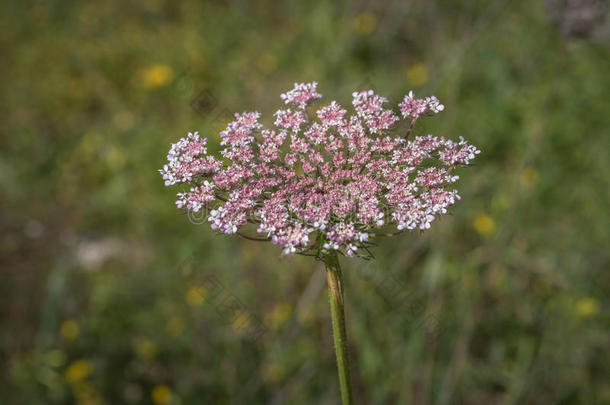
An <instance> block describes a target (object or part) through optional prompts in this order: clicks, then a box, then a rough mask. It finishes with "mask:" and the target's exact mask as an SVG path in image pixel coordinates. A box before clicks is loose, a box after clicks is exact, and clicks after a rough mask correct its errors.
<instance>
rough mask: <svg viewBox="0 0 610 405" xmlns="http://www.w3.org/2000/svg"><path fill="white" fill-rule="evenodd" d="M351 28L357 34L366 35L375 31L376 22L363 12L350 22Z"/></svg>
mask: <svg viewBox="0 0 610 405" xmlns="http://www.w3.org/2000/svg"><path fill="white" fill-rule="evenodd" d="M352 26H353V27H354V30H355V31H356V32H357V33H358V34H360V35H368V34H370V33H371V32H373V31H374V30H375V27H376V26H377V20H376V19H375V16H374V15H373V14H371V13H369V12H364V13H362V14H359V15H357V16H356V17H355V18H354V20H353V21H352Z"/></svg>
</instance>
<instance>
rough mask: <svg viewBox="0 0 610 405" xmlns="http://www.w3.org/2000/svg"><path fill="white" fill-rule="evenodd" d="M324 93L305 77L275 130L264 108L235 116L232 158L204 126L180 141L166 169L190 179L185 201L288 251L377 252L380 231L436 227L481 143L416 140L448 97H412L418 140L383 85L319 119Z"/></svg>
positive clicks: (214, 220)
mask: <svg viewBox="0 0 610 405" xmlns="http://www.w3.org/2000/svg"><path fill="white" fill-rule="evenodd" d="M321 97H322V96H321V94H319V93H318V92H317V83H315V82H313V83H304V84H298V83H297V84H295V86H294V88H293V89H292V90H290V91H288V92H286V93H284V94H282V95H281V99H282V100H283V101H284V102H285V104H286V105H287V108H286V109H279V110H277V111H276V112H275V113H274V114H273V116H274V117H275V121H274V127H271V128H265V127H264V126H263V125H262V124H261V123H260V122H259V120H260V118H261V114H260V113H258V112H244V113H242V114H235V120H233V121H232V122H230V123H229V124H228V125H227V128H226V129H225V130H224V131H222V132H220V138H221V146H223V147H224V149H222V151H221V152H220V156H211V155H208V152H207V145H206V139H205V138H202V137H200V135H199V134H198V133H197V132H195V133H189V134H188V135H187V137H186V138H183V139H180V140H179V141H178V142H177V143H175V144H173V145H172V146H171V149H170V151H169V153H168V155H167V159H168V163H167V164H166V165H165V166H164V167H163V169H161V170H160V172H161V174H162V175H163V179H164V180H165V184H166V185H167V186H172V185H175V184H185V185H188V186H189V187H188V188H187V190H185V191H183V192H180V193H178V200H177V201H176V205H177V206H178V208H182V209H186V210H190V211H195V212H198V211H201V210H203V209H206V210H207V211H206V212H208V213H209V215H208V221H209V222H210V224H211V227H212V228H213V229H214V230H216V231H219V232H223V233H227V234H235V233H237V234H239V235H242V236H246V234H245V233H246V232H253V231H255V232H257V233H258V234H260V235H262V238H260V239H263V240H269V241H270V242H271V243H274V244H276V245H279V246H281V247H282V248H283V251H284V253H286V254H290V253H301V254H312V255H317V256H319V255H320V254H323V253H324V252H328V251H338V252H341V253H343V254H346V255H348V256H354V255H357V256H363V257H366V256H368V255H369V252H368V250H367V248H368V247H369V246H370V242H369V238H370V237H371V236H374V234H375V233H376V230H377V229H378V228H380V227H395V228H396V230H398V231H403V230H414V229H420V230H424V229H428V228H430V225H431V224H432V222H433V221H434V220H435V219H436V218H438V217H439V216H440V215H442V214H445V213H446V212H447V209H448V208H449V207H450V206H451V205H453V204H454V203H455V202H456V201H457V200H459V199H460V196H459V194H458V192H457V190H455V189H454V188H453V186H454V183H455V182H456V181H457V180H458V179H459V177H458V176H457V175H455V174H453V170H454V169H455V168H456V167H458V166H467V165H469V163H470V161H471V160H472V159H474V158H475V156H476V155H477V154H478V153H479V150H478V149H477V148H476V147H474V146H472V145H470V144H469V143H468V142H466V141H465V140H464V139H463V138H460V139H459V140H458V141H452V140H449V139H445V138H444V137H438V136H433V135H424V136H417V137H413V138H412V139H409V138H408V136H409V134H410V133H411V131H412V128H413V124H414V123H415V121H416V120H418V119H420V118H421V117H423V116H425V115H431V114H436V113H439V112H441V111H443V109H444V106H443V105H442V104H440V102H439V101H438V99H437V98H436V97H434V96H432V97H426V98H417V97H415V95H414V94H413V92H409V93H408V94H407V95H406V96H405V97H404V100H403V102H402V103H400V104H399V105H398V109H399V112H400V115H401V116H402V118H403V119H404V120H407V122H408V123H409V124H410V125H409V126H408V130H406V135H405V133H403V134H399V133H397V129H398V127H399V125H398V124H399V121H400V120H401V119H400V116H399V115H397V114H396V113H395V111H393V110H392V109H391V108H389V107H387V106H386V105H387V104H388V99H387V98H385V97H382V96H379V95H377V94H375V93H374V92H373V91H372V90H368V91H362V92H354V93H353V101H352V106H353V109H354V113H353V114H349V113H348V110H347V109H346V108H344V107H343V106H341V105H340V104H339V103H338V102H336V101H332V102H331V103H330V104H327V105H325V106H322V107H321V108H319V109H317V110H316V111H315V114H309V111H308V109H309V108H311V105H312V104H313V103H314V102H315V101H317V100H318V99H319V98H321ZM248 228H250V229H248Z"/></svg>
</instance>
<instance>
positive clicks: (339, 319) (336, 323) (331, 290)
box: [325, 253, 352, 405]
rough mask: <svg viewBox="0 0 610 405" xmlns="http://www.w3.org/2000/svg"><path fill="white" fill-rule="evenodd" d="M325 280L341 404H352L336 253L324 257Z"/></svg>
mask: <svg viewBox="0 0 610 405" xmlns="http://www.w3.org/2000/svg"><path fill="white" fill-rule="evenodd" d="M325 263H326V280H327V282H328V295H329V298H330V312H331V315H332V324H333V337H334V341H335V353H336V355H337V369H338V371H339V385H340V387H341V399H342V402H343V405H352V387H351V384H350V379H349V358H348V353H347V334H346V333H345V314H344V312H343V278H342V275H341V266H340V265H339V258H338V257H337V254H336V253H334V254H330V255H328V256H327V257H326V260H325Z"/></svg>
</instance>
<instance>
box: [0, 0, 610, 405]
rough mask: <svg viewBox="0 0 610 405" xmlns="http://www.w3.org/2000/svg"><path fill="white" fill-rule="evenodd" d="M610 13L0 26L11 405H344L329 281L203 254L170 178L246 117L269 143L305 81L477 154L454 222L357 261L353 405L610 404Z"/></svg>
mask: <svg viewBox="0 0 610 405" xmlns="http://www.w3.org/2000/svg"><path fill="white" fill-rule="evenodd" d="M607 14H608V4H607V3H606V2H603V1H594V0H589V1H587V0H579V1H574V0H564V1H545V2H543V1H536V0H522V1H520V0H513V1H507V0H496V1H484V0H479V1H468V2H458V1H450V0H429V1H410V2H407V1H401V0H396V1H388V2H377V1H357V2H350V3H347V2H333V1H330V0H316V1H308V2H291V1H288V2H272V1H265V0H260V1H247V0H234V1H229V0H225V1H214V2H200V1H170V0H167V1H164V0H150V1H143V0H142V1H140V0H130V1H120V0H113V1H104V2H78V1H71V0H66V1H29V0H27V1H3V2H2V5H1V6H0V50H1V52H2V63H1V64H0V75H1V77H2V79H3V80H2V81H3V83H2V86H1V89H2V90H1V93H0V94H1V98H0V99H1V105H2V108H1V109H0V122H1V124H0V125H1V127H0V128H1V130H0V206H1V210H0V226H1V229H2V232H1V233H0V260H1V269H0V277H1V279H0V280H1V281H0V316H1V317H0V364H1V366H0V403H2V404H11V405H12V404H80V405H102V404H156V405H165V404H175V405H178V404H183V405H187V404H336V403H338V402H339V392H338V383H337V377H336V368H335V359H334V351H333V347H332V335H331V328H330V316H329V309H328V300H327V296H326V286H325V279H324V274H323V271H322V269H321V267H320V265H319V264H318V263H315V262H313V261H311V260H308V258H302V257H290V258H285V257H281V255H280V249H279V248H277V247H274V246H271V245H269V246H267V244H257V243H254V242H248V241H244V240H241V239H236V238H229V237H225V236H217V235H215V234H214V233H213V232H212V231H211V230H210V229H209V227H208V226H207V225H205V224H201V218H196V217H189V216H187V215H184V214H182V213H180V212H179V211H178V210H176V209H175V207H174V203H173V202H174V199H175V198H174V193H175V192H176V190H175V189H174V190H170V189H166V188H165V187H164V186H163V183H162V181H161V177H160V175H159V173H158V172H157V169H159V168H160V167H161V166H162V164H163V163H164V161H165V155H166V153H167V150H168V148H169V145H170V143H171V142H174V141H176V140H177V139H178V138H179V137H182V136H184V134H185V133H186V132H188V131H194V130H199V131H200V132H201V133H202V134H204V135H207V136H208V137H209V138H210V143H211V149H212V150H218V141H219V139H218V136H217V133H218V131H219V130H220V129H221V128H222V127H223V126H224V125H225V124H226V123H227V121H228V120H229V119H230V114H231V113H232V112H234V111H239V112H241V111H244V110H250V109H257V110H259V111H262V112H263V113H264V114H265V115H266V117H267V120H268V119H269V115H270V114H271V112H272V111H274V109H275V108H277V107H278V106H279V104H280V99H279V94H280V92H282V91H285V90H287V89H289V88H291V87H292V84H293V82H295V81H299V82H300V81H312V80H317V81H318V82H319V83H320V91H321V92H322V93H323V94H325V95H326V96H327V97H329V98H336V99H337V100H339V101H340V102H344V103H346V104H347V103H349V100H350V95H351V92H352V91H354V90H356V89H358V90H364V89H368V88H373V89H375V90H377V91H378V92H380V93H381V94H385V95H387V96H388V97H389V98H390V99H391V100H394V101H396V100H398V99H399V98H400V97H401V96H402V95H403V94H405V93H406V92H407V91H408V90H409V89H414V90H415V91H416V93H417V94H420V95H430V94H435V95H437V96H438V97H439V99H440V100H441V101H442V102H443V103H444V104H445V106H446V110H445V111H444V112H443V113H442V114H440V115H438V116H437V117H436V118H434V119H427V120H425V121H421V122H420V123H419V124H418V127H417V128H416V130H417V132H419V133H428V132H432V133H435V134H438V135H444V136H447V137H452V138H457V137H458V136H460V135H461V136H464V137H465V138H467V139H468V140H470V141H472V142H473V143H475V144H476V145H477V146H479V148H480V149H481V150H482V151H483V152H482V153H481V155H480V156H479V158H478V159H477V166H476V167H474V168H471V169H468V170H464V171H463V172H462V173H461V175H462V180H461V182H460V189H461V190H462V195H463V199H462V201H461V202H460V203H459V204H457V205H456V206H455V207H454V209H453V210H452V215H451V216H447V217H445V218H444V219H442V220H441V221H439V222H436V223H435V224H434V226H433V229H432V230H430V231H428V232H426V233H423V234H419V233H411V234H408V235H404V236H401V237H398V238H391V239H387V240H384V241H383V243H381V245H380V246H379V247H378V248H377V249H376V251H375V252H376V255H377V258H376V259H375V260H373V261H371V262H366V263H364V262H358V261H356V260H345V259H344V260H343V266H344V268H345V273H346V274H345V279H346V284H347V286H346V291H347V298H346V300H347V302H346V305H347V319H348V334H349V338H350V352H351V355H352V378H353V384H354V390H355V397H356V398H357V401H356V402H357V403H358V404H439V405H443V404H507V405H508V404H610V378H609V377H610V315H609V312H608V310H609V307H610V298H609V294H610V249H609V248H610V230H609V227H610V209H609V208H610V159H609V156H608V151H609V150H610V131H609V128H610V97H609V96H608V94H609V93H610V46H609V43H610V21H609V18H608V15H607ZM227 300H229V301H227ZM226 302H232V303H238V304H237V306H235V305H233V306H232V307H231V308H232V309H229V310H227V309H226ZM235 308H237V310H235ZM252 331H255V332H256V333H251V332H252Z"/></svg>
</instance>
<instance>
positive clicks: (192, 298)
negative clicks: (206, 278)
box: [186, 285, 208, 307]
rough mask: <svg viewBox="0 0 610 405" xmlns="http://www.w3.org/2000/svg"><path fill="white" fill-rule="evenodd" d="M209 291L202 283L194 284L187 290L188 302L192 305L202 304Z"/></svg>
mask: <svg viewBox="0 0 610 405" xmlns="http://www.w3.org/2000/svg"><path fill="white" fill-rule="evenodd" d="M207 293H208V292H207V290H206V289H205V287H203V286H200V285H196V286H193V287H191V288H189V289H188V291H187V292H186V302H187V303H188V304H189V305H190V306H192V307H196V306H198V305H201V304H203V301H205V298H206V296H207Z"/></svg>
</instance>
